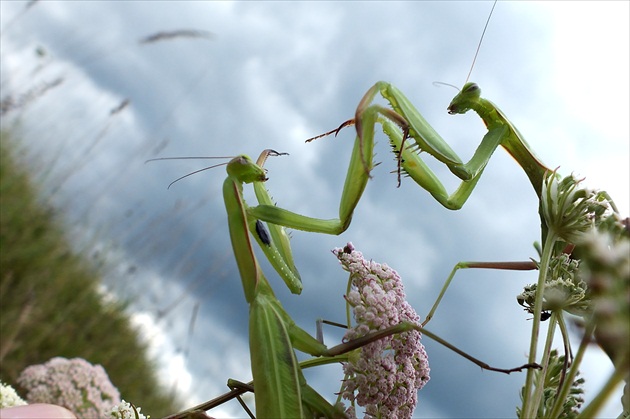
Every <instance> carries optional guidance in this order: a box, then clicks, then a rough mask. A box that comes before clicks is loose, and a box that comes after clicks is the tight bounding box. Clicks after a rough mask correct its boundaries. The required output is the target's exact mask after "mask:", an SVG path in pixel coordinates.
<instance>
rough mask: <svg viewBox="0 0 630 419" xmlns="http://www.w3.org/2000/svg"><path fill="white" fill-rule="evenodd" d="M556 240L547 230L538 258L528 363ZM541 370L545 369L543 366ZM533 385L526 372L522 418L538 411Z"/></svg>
mask: <svg viewBox="0 0 630 419" xmlns="http://www.w3.org/2000/svg"><path fill="white" fill-rule="evenodd" d="M556 240H557V236H556V234H555V233H554V231H553V230H549V232H548V234H547V238H546V239H545V243H544V245H543V253H542V256H541V258H540V271H539V273H538V283H537V284H536V301H535V302H534V320H533V323H532V337H531V341H530V344H529V358H528V363H530V364H531V363H534V362H536V348H537V346H538V334H539V333H540V315H541V313H542V305H543V299H544V292H545V281H546V279H547V273H548V271H549V262H550V261H551V257H552V253H553V248H554V244H555V242H556ZM543 368H546V367H545V366H543ZM539 377H541V379H542V380H543V381H544V379H545V376H544V374H539ZM533 384H534V371H533V370H528V371H527V378H526V379H525V389H524V391H523V409H522V415H521V417H523V418H531V417H535V412H536V411H538V405H537V404H536V403H533V401H532V386H533Z"/></svg>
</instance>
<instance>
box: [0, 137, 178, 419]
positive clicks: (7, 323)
mask: <svg viewBox="0 0 630 419" xmlns="http://www.w3.org/2000/svg"><path fill="white" fill-rule="evenodd" d="M1 135H2V136H1V138H0V337H1V339H0V380H2V381H4V382H7V383H9V384H11V385H13V386H14V387H16V388H17V389H19V387H18V386H17V385H16V378H17V377H18V375H19V373H20V372H21V371H22V370H23V369H24V368H25V367H27V366H29V365H32V364H39V363H43V362H46V361H48V360H49V359H50V358H52V357H55V356H62V357H66V358H74V357H81V358H84V359H86V360H87V361H89V362H91V363H93V364H101V365H103V367H104V368H105V370H106V371H107V373H108V374H109V377H110V379H111V381H112V382H113V383H114V385H116V386H117V387H118V389H119V390H120V393H121V395H122V397H123V398H124V399H125V400H128V401H130V402H132V403H134V404H135V405H137V406H141V407H142V410H143V412H147V413H149V414H151V416H152V417H160V416H163V415H166V414H169V413H173V412H176V411H177V410H179V409H178V407H179V403H178V402H177V401H176V399H175V396H174V395H173V394H171V392H169V391H168V390H166V389H164V388H162V387H161V385H160V384H159V382H158V380H157V374H156V365H155V363H154V362H152V361H151V360H149V357H148V355H147V345H146V344H145V343H143V342H142V340H141V339H140V338H139V336H138V333H137V331H136V330H135V329H134V327H133V326H132V325H131V323H130V321H129V316H128V314H127V313H126V312H125V306H124V304H123V303H120V302H116V301H110V300H111V299H104V298H103V296H102V294H101V293H99V291H98V285H99V269H98V268H97V267H96V266H95V264H94V263H91V261H90V259H89V258H88V257H87V256H85V255H80V254H75V253H74V252H73V250H72V247H71V246H70V244H69V242H68V238H67V236H66V234H65V233H64V231H63V228H62V227H61V223H60V222H59V220H58V218H57V217H56V216H55V213H54V211H53V210H52V209H50V208H45V207H43V206H42V205H41V204H40V203H39V202H38V199H37V196H38V192H39V191H38V190H37V188H36V187H35V185H33V184H32V182H31V180H30V179H29V175H28V173H27V172H26V171H25V170H23V169H22V168H21V167H20V166H19V164H18V163H16V160H15V158H14V157H15V156H14V155H12V149H13V148H15V147H12V143H13V142H14V141H15V140H16V139H15V138H12V134H11V133H10V132H2V134H1ZM13 145H16V144H13Z"/></svg>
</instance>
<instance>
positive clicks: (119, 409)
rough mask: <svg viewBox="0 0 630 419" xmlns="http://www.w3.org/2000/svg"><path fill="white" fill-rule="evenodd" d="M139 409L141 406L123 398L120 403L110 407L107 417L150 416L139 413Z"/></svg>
mask: <svg viewBox="0 0 630 419" xmlns="http://www.w3.org/2000/svg"><path fill="white" fill-rule="evenodd" d="M140 410H142V408H140V407H136V406H134V405H132V404H131V403H129V402H126V401H124V400H123V401H121V402H120V404H118V405H116V406H114V407H112V409H111V411H110V413H109V416H108V417H109V418H111V419H149V418H150V417H151V416H145V415H144V414H142V413H140Z"/></svg>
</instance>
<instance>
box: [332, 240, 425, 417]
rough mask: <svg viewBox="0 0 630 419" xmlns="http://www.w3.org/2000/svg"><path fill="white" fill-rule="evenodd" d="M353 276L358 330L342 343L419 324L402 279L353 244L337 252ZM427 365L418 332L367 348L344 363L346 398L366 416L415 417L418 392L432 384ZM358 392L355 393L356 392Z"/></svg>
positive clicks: (350, 299)
mask: <svg viewBox="0 0 630 419" xmlns="http://www.w3.org/2000/svg"><path fill="white" fill-rule="evenodd" d="M333 253H334V254H335V255H336V256H337V258H338V259H339V261H340V262H341V264H342V265H343V267H344V269H345V270H347V271H348V272H350V282H351V285H350V289H349V292H348V295H347V296H346V300H347V302H348V304H349V305H350V306H351V307H352V310H353V313H354V319H355V321H356V323H357V324H356V326H355V327H353V328H350V329H348V332H347V333H346V335H345V337H344V340H346V341H348V340H352V339H356V338H359V337H362V336H365V335H367V334H369V333H370V332H375V331H378V330H383V329H386V328H388V327H390V326H395V325H398V324H400V323H401V322H411V323H416V324H419V320H420V318H419V316H418V314H417V313H416V312H415V310H414V309H413V308H412V307H411V306H410V305H409V303H407V301H406V297H405V291H404V287H403V284H402V281H401V279H400V277H399V276H398V274H397V273H396V271H394V270H393V269H391V268H390V267H389V266H387V265H385V264H380V263H376V262H373V261H371V260H370V261H369V260H366V259H364V258H363V255H362V254H361V252H358V251H356V250H354V247H353V246H352V243H348V244H347V246H346V247H345V248H343V249H342V248H337V249H334V250H333ZM429 371H430V370H429V363H428V360H427V354H426V352H425V350H424V346H423V345H422V343H420V332H418V331H416V330H411V331H408V332H404V333H399V334H396V335H393V336H389V337H386V338H383V339H380V340H378V341H375V342H372V343H370V344H368V345H366V346H363V347H362V348H361V349H360V350H359V353H358V354H356V356H351V357H350V360H349V362H347V363H345V364H344V372H345V374H346V378H345V380H344V383H343V385H342V396H343V397H344V398H345V399H347V400H350V401H351V402H352V404H353V406H352V407H351V408H350V409H349V410H348V413H350V414H353V413H354V403H356V404H358V405H359V406H362V407H363V408H364V409H365V417H366V418H393V417H395V418H411V416H412V414H413V411H414V409H415V407H416V404H417V403H418V390H420V389H421V388H422V387H423V386H424V385H425V384H426V383H427V381H429ZM355 393H357V394H355Z"/></svg>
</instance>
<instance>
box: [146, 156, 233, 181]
mask: <svg viewBox="0 0 630 419" xmlns="http://www.w3.org/2000/svg"><path fill="white" fill-rule="evenodd" d="M232 158H234V156H220V157H214V156H213V157H160V158H157V159H149V160H147V161H145V163H148V162H151V161H157V160H188V159H191V160H192V159H195V160H196V159H232ZM228 163H229V162H225V163H219V164H215V165H213V166H208V167H204V168H203V169H199V170H195V171H194V172H190V173H188V174H187V175H184V176H181V177H178V178H177V179H175V180H174V181H172V182H171V183H169V184H168V187H167V188H166V189H170V188H171V186H173V184H174V183H176V182H179V181H180V180H182V179H184V178H187V177H188V176H192V175H194V174H197V173H199V172H203V171H205V170H209V169H214V168H215V167H219V166H225V165H226V164H228Z"/></svg>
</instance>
